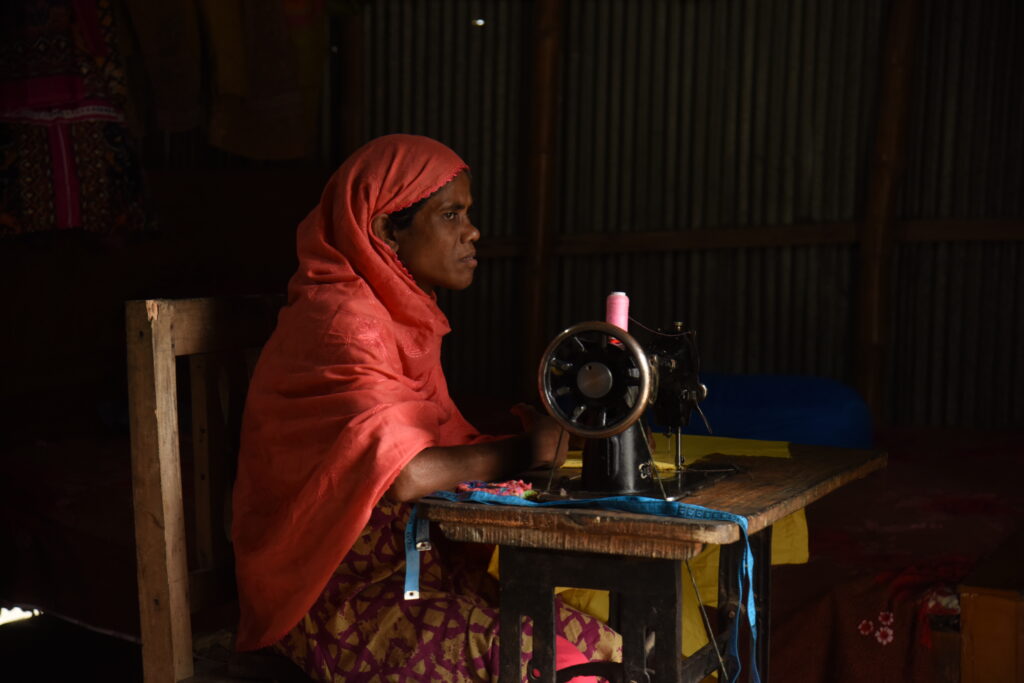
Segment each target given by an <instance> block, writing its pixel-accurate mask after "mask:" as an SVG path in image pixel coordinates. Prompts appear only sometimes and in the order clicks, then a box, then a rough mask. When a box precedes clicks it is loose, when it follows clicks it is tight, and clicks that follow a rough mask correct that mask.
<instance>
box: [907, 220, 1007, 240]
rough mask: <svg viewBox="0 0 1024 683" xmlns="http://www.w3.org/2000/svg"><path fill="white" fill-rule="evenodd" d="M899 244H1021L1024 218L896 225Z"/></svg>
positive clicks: (909, 222) (917, 222) (911, 222)
mask: <svg viewBox="0 0 1024 683" xmlns="http://www.w3.org/2000/svg"><path fill="white" fill-rule="evenodd" d="M896 238H897V239H898V240H899V241H900V242H1020V241H1024V219H1018V220H1005V221H1000V220H941V221H906V222H904V223H900V224H899V225H898V228H897V231H896Z"/></svg>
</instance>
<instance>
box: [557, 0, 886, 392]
mask: <svg viewBox="0 0 1024 683" xmlns="http://www.w3.org/2000/svg"><path fill="white" fill-rule="evenodd" d="M566 10H567V11H566V17H565V25H566V41H565V45H564V62H563V63H564V70H563V74H562V83H563V90H564V103H565V107H564V112H563V114H564V118H563V121H562V130H563V137H562V167H561V169H562V178H561V183H562V187H563V188H564V192H563V195H562V197H563V202H562V205H561V209H562V210H561V213H560V215H561V222H562V226H561V227H562V229H563V230H564V231H565V232H568V233H576V232H579V233H586V232H593V231H598V232H614V233H619V234H621V236H622V240H624V241H625V240H628V239H629V233H630V232H634V231H643V230H690V229H694V228H713V229H723V230H727V229H729V228H732V227H745V226H771V225H788V224H795V223H807V222H831V221H849V220H853V219H854V218H855V217H856V214H857V210H858V207H859V205H860V203H861V201H862V197H863V193H864V190H863V185H864V181H865V178H866V175H867V173H866V165H867V160H868V157H869V154H868V150H869V149H870V144H869V143H870V136H871V126H872V123H873V121H874V117H875V112H876V109H877V103H876V99H877V98H876V90H877V85H876V83H877V72H878V60H879V51H880V45H881V42H882V41H881V36H882V31H883V27H884V6H883V3H882V2H881V0H872V1H869V2H834V1H833V0H810V1H808V0H778V1H770V2H764V1H761V0H706V1H700V2H673V1H671V0H655V1H649V2H629V1H627V0H602V1H599V2H595V1H593V0H570V1H569V2H567V3H566ZM853 259H854V250H853V247H852V246H845V247H844V246H839V247H837V246H831V245H830V246H821V247H781V248H762V249H742V250H729V251H718V250H708V251H703V252H692V253H680V254H667V255H657V256H654V255H652V256H646V255H644V256H629V257H623V256H615V255H611V256H594V257H575V256H574V257H571V258H569V257H566V258H563V259H561V260H560V261H559V262H558V263H557V264H556V268H557V269H558V270H559V271H561V277H560V278H559V280H558V282H559V288H558V305H557V306H555V307H554V308H553V310H552V311H551V318H550V320H549V321H548V322H549V327H550V328H552V329H553V328H557V327H558V326H559V325H564V324H566V323H568V322H572V321H576V320H581V319H589V318H593V317H598V316H600V311H601V305H602V300H603V294H606V293H607V291H609V290H611V289H623V290H624V291H627V292H628V293H629V294H630V295H631V299H632V302H633V310H634V314H635V317H637V318H638V319H640V320H643V321H645V322H646V323H647V324H649V325H652V326H655V325H661V324H664V323H667V322H670V321H671V320H675V319H682V320H684V321H685V322H686V323H687V324H690V325H692V326H693V327H694V328H696V329H697V330H698V332H699V334H700V338H701V340H702V342H703V343H702V354H703V360H704V367H706V368H709V369H714V370H721V371H727V372H796V373H809V374H815V375H825V376H830V377H837V378H842V379H847V378H848V377H849V373H850V362H851V360H850V359H851V352H852V350H853V349H852V347H851V346H850V343H849V339H850V334H849V330H850V326H851V324H852V314H853V308H852V306H853V301H852V299H851V294H852V292H851V284H850V283H851V274H852V268H853V265H854V264H853Z"/></svg>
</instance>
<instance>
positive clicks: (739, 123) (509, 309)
mask: <svg viewBox="0 0 1024 683" xmlns="http://www.w3.org/2000/svg"><path fill="white" fill-rule="evenodd" d="M921 5H922V6H923V9H922V13H921V25H920V35H919V40H918V53H919V57H918V60H917V67H916V69H915V72H914V76H913V77H912V79H911V80H912V82H913V83H915V84H916V85H915V87H916V88H919V90H915V96H914V97H913V99H912V102H913V104H912V105H911V107H912V111H911V124H910V125H909V126H908V130H909V131H910V139H909V143H910V149H909V157H908V173H909V178H908V184H907V186H906V191H905V192H904V193H903V194H902V195H901V199H900V215H901V216H902V217H905V218H920V217H928V218H933V217H946V216H949V217H954V216H955V217H961V218H969V217H988V216H1016V217H1019V216H1021V215H1022V213H1024V211H1022V207H1024V205H1022V199H1021V193H1020V191H1019V190H1020V188H1021V183H1022V174H1021V161H1020V160H1021V159H1022V158H1024V153H1022V151H1021V143H1020V140H1021V136H1022V134H1024V126H1022V125H1021V123H1022V122H1021V107H1020V103H1021V99H1020V97H1021V96H1020V89H1019V88H1017V87H1016V85H1015V83H1016V82H1019V78H1020V73H1021V69H1020V50H1021V48H1020V46H1019V45H1014V44H1013V41H1012V36H1014V35H1016V34H1019V31H1020V19H1019V15H1020V10H1019V9H1018V8H1017V6H1016V4H1015V3H1014V2H1013V0H993V2H986V3H978V4H977V5H975V4H973V3H970V2H969V1H968V0H955V1H954V2H947V3H929V2H922V3H921ZM531 11H532V3H527V2H515V1H506V2H468V1H466V0H435V1H432V2H413V1H412V0H378V1H377V2H374V3H371V4H370V5H369V11H368V12H367V26H368V35H369V36H370V39H371V41H370V45H371V48H370V55H369V57H370V64H369V72H368V73H369V83H370V92H369V98H368V101H369V111H368V121H370V122H371V123H370V130H369V131H367V132H368V134H370V135H376V134H381V133H385V132H393V131H397V130H403V131H410V132H421V133H424V134H428V135H433V136H435V137H438V138H439V139H442V140H444V141H445V142H448V143H449V144H450V145H452V146H453V147H454V148H455V149H456V150H458V151H460V152H461V153H463V154H464V155H465V156H466V157H467V160H468V161H470V163H471V164H473V165H474V167H475V168H476V169H477V171H476V174H475V176H474V194H475V196H476V199H477V203H478V205H479V206H480V210H478V211H477V212H476V214H477V216H478V218H479V223H480V224H481V227H482V228H483V229H484V231H485V232H486V233H489V234H491V235H498V236H511V237H516V236H519V237H522V236H524V235H525V233H526V231H525V230H524V229H523V226H522V225H521V224H520V221H521V220H522V216H523V215H524V214H523V208H524V206H525V201H526V194H525V192H524V190H525V187H526V184H525V182H524V176H523V169H525V168H526V163H525V162H526V156H525V152H526V150H527V149H528V146H529V135H528V131H527V130H526V129H525V125H524V123H525V122H526V121H528V119H529V116H528V108H527V107H528V106H529V97H528V94H529V90H528V88H529V85H530V84H529V82H528V77H529V74H530V63H531V61H530V60H531V57H532V54H531V51H530V48H529V40H530V30H531V15H530V13H531ZM888 11H889V0H686V1H676V0H566V1H565V2H564V4H563V10H562V23H563V29H564V30H563V34H562V45H561V50H562V71H561V73H560V85H561V98H560V102H561V109H560V117H561V118H560V121H559V122H558V125H559V131H560V133H559V159H558V164H559V165H558V167H557V173H558V183H559V189H560V192H559V193H558V196H557V197H558V201H557V206H556V209H557V211H556V215H557V217H558V219H557V221H556V230H557V231H558V232H559V233H563V234H583V233H590V232H604V233H615V234H621V236H622V237H621V238H622V239H623V240H628V239H629V235H630V233H632V232H637V231H650V230H679V231H682V230H690V229H705V228H706V229H721V230H728V229H729V228H731V227H760V226H766V227H767V226H774V225H790V224H808V223H814V224H819V223H823V224H827V223H830V222H842V221H856V220H860V219H861V218H862V217H863V207H864V204H865V199H866V192H867V183H868V180H869V171H870V169H869V164H870V160H871V151H872V144H873V134H874V127H875V124H876V118H877V115H878V108H879V103H878V96H879V95H878V90H879V82H880V79H879V75H880V69H881V51H882V49H883V46H884V44H885V40H884V38H885V30H886V19H887V14H888ZM478 18H479V19H483V20H484V25H483V26H478V25H476V24H475V23H474V20H475V19H478ZM1015 32H1016V34H1015ZM1008 90H1009V91H1014V90H1015V91H1016V92H1015V93H1013V92H1008ZM1015 154H1016V156H1014V155H1015ZM996 176H998V177H996ZM822 229H823V230H827V229H828V228H827V226H824V227H823V228H822ZM1020 249H1021V246H1020V244H1019V243H1015V244H1013V245H1002V246H999V245H995V246H992V245H988V246H986V245H971V244H959V245H905V246H903V247H901V248H900V250H899V254H898V258H897V262H896V263H895V264H894V276H893V277H894V279H893V283H894V284H893V291H894V298H893V307H894V310H893V323H894V324H893V333H892V339H893V359H894V361H895V362H894V365H893V367H892V372H891V379H892V380H893V381H892V384H891V387H892V388H891V398H892V401H891V417H893V418H895V419H897V420H898V421H900V422H926V423H947V424H977V423H985V424H1009V423H1012V422H1013V421H1014V420H1015V419H1017V418H1018V417H1021V410H1022V408H1021V403H1020V402H1019V401H1018V402H1017V403H1013V399H1012V398H1007V394H1008V393H1009V392H1008V387H1009V382H1010V381H1011V380H1010V379H1005V378H1004V377H1002V376H999V377H997V375H1000V371H1001V370H1002V369H1005V368H999V369H997V368H995V367H993V363H992V362H989V361H986V360H985V359H984V358H981V357H980V356H981V355H982V354H984V355H985V356H986V358H988V357H990V356H991V355H992V354H1001V355H999V356H995V357H1003V356H1006V357H1009V358H1015V359H1016V360H1014V361H1012V362H1011V365H1013V363H1016V364H1015V365H1013V367H1014V368H1015V369H1014V370H1013V372H1012V373H1010V374H1011V376H1012V377H1015V378H1016V379H1017V380H1018V381H1019V380H1020V379H1021V377H1020V372H1021V367H1022V366H1024V363H1021V362H1020V351H1019V350H1018V349H1016V345H1015V344H1016V340H1019V339H1021V336H1020V332H1021V330H1020V323H1019V320H1020V319H1021V317H1022V316H1021V315H1020V314H1021V312H1022V311H1021V299H1022V296H1021V291H1022V282H1021V279H1020V276H1019V275H1018V274H1017V269H1016V265H1017V264H1019V262H1020V256H1021V254H1020V253H1019V252H1020ZM856 259H857V253H856V247H855V246H854V245H838V246H837V245H827V246H824V245H823V246H801V247H796V246H791V247H774V248H746V249H729V250H725V249H722V250H703V251H690V252H679V253H660V254H611V255H593V256H586V255H572V256H569V255H562V256H559V257H556V258H554V259H553V262H552V272H551V275H550V280H549V282H550V283H551V287H550V297H551V298H550V300H549V313H548V318H547V320H545V326H546V329H547V330H548V331H549V332H550V333H551V334H554V333H555V332H556V331H557V330H558V329H560V328H562V327H564V326H566V325H568V324H571V323H574V322H578V321H581V320H588V319H593V318H597V317H600V316H601V315H602V310H603V309H602V307H603V299H604V296H605V295H606V294H607V292H608V291H610V290H612V289H623V290H625V291H627V292H629V294H630V296H631V298H632V301H633V313H634V316H635V317H636V318H638V319H640V320H642V321H643V322H645V323H648V324H650V325H658V324H662V323H665V322H669V321H671V320H676V319H681V320H683V321H685V322H687V323H688V324H691V325H692V326H693V327H695V328H696V329H697V330H698V331H699V334H700V339H701V346H702V354H703V358H704V361H705V367H706V368H709V369H715V370H720V371H728V372H791V373H806V374H815V375H823V376H828V377H835V378H839V379H843V380H846V381H851V382H852V380H853V378H852V375H851V373H852V363H853V355H854V351H855V349H854V347H853V340H855V339H856V333H855V332H856V331H855V329H854V312H855V306H856V301H855V297H856V268H857V261H856ZM946 268H958V269H960V270H959V274H958V277H961V278H962V279H963V283H965V286H967V290H966V291H969V292H974V293H975V295H976V296H984V297H988V300H989V301H992V302H994V301H998V302H1000V303H999V304H998V306H1000V308H993V310H998V311H1006V312H1007V313H1006V314H1007V315H1014V316H1015V317H1013V318H1010V319H1009V320H1013V321H1018V322H1014V323H1013V324H1001V325H996V326H992V325H989V324H988V320H987V318H986V317H984V316H980V317H979V316H978V315H975V317H973V318H972V317H971V315H974V314H973V313H970V312H968V311H967V310H966V307H968V306H969V305H970V298H969V297H968V296H966V295H965V296H963V297H960V300H962V301H963V303H962V306H963V307H964V308H963V310H961V311H959V314H960V316H959V317H960V319H962V320H967V321H969V322H967V323H965V324H963V325H961V326H960V327H959V328H958V332H957V333H956V335H951V334H947V335H946V336H945V337H944V339H945V340H946V341H944V342H942V343H939V342H938V341H936V340H937V335H936V330H937V329H938V328H939V327H940V326H943V325H945V324H946V320H947V319H945V318H943V317H942V313H943V311H946V312H949V308H948V306H949V305H950V304H949V302H948V301H946V302H940V300H939V299H938V298H937V297H936V294H935V291H936V290H935V288H934V287H930V286H929V284H928V283H929V275H928V274H929V272H931V273H932V274H933V276H934V277H939V276H940V275H939V274H940V273H941V272H943V270H942V269H946ZM520 273H521V270H520V260H519V259H517V258H501V259H488V260H487V261H485V262H484V263H482V264H481V268H480V269H479V271H478V278H477V282H476V284H474V286H473V288H471V289H470V290H468V291H467V292H464V293H458V294H454V295H451V296H446V297H444V299H443V302H442V303H443V305H444V306H445V308H446V310H447V311H449V313H450V317H451V318H452V323H453V327H454V328H455V329H456V332H455V333H454V334H453V336H452V338H451V339H450V340H449V343H448V344H447V350H446V359H447V360H448V361H451V360H452V359H454V358H458V363H452V362H448V363H447V367H448V372H449V379H450V382H451V384H452V386H453V389H454V390H455V392H456V393H463V394H474V393H492V394H493V393H512V392H514V391H515V388H516V386H517V384H518V381H517V380H519V379H521V378H518V377H517V373H518V372H519V363H518V349H519V347H520V345H519V344H518V341H517V335H516V330H517V327H516V324H517V323H518V316H519V311H520V300H519V296H518V294H517V292H518V290H519V288H520V287H521V285H522V283H521V280H520V277H521V274H520ZM986 278H987V279H986ZM986 305H990V306H996V305H997V304H995V303H990V304H986ZM941 306H946V307H947V308H946V309H942V308H941ZM976 310H983V309H976ZM943 329H945V328H943ZM1000 335H1002V336H1000ZM997 338H998V339H1000V340H1002V341H1001V342H999V343H1001V344H1002V346H999V344H997V343H996V342H997ZM986 340H987V341H986ZM921 350H926V351H927V353H926V358H924V359H923V358H922V356H923V355H925V354H922V353H921ZM965 350H971V351H970V352H971V353H973V354H974V356H976V357H977V358H967V357H966V356H965V355H964V353H963V352H964V351H965ZM975 360H977V361H978V363H977V364H975ZM961 361H962V362H961ZM943 368H945V371H944V372H941V373H940V369H943ZM1013 373H1016V374H1015V375H1014V374H1013ZM938 374H943V375H944V376H945V379H944V380H943V381H944V382H945V384H946V385H949V384H950V383H951V384H952V386H955V387H957V388H958V390H959V391H960V393H962V394H965V395H969V396H971V400H972V401H973V402H974V403H973V404H972V409H971V410H968V411H965V410H963V409H962V407H957V406H955V405H953V404H951V403H950V401H949V400H948V399H943V401H939V400H938V399H936V398H935V397H934V388H935V386H936V385H937V384H938V382H939V380H938V379H937V375H938ZM1004 385H1005V386H1004ZM986 386H998V387H1002V388H1000V389H998V391H996V392H995V393H991V392H988V393H986V391H985V389H984V387H986ZM1000 401H1002V403H999V402H1000ZM1007 401H1009V403H1007ZM997 404H999V405H1001V406H1002V407H997Z"/></svg>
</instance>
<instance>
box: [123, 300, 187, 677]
mask: <svg viewBox="0 0 1024 683" xmlns="http://www.w3.org/2000/svg"><path fill="white" fill-rule="evenodd" d="M161 313H163V315H161ZM171 313H172V312H171V311H169V310H163V311H161V306H160V303H159V302H157V301H130V302H128V304H127V306H126V307H125V316H126V327H127V342H128V378H129V382H128V398H129V419H130V423H131V450H132V489H133V491H134V497H133V504H134V508H135V554H136V562H137V564H138V566H137V573H138V581H139V586H138V588H139V615H140V622H141V623H140V629H141V635H142V661H143V676H144V678H145V681H146V683H154V682H157V681H174V682H176V681H181V680H184V679H186V678H189V677H191V676H192V673H193V668H192V630H191V623H190V614H189V603H188V568H187V563H186V558H185V514H184V509H183V506H182V499H181V463H180V455H179V450H178V408H177V405H176V398H177V395H178V392H177V388H176V375H175V362H174V349H173V346H172V339H173V337H172V334H171V331H170V328H171V325H172V322H173V320H172V315H171Z"/></svg>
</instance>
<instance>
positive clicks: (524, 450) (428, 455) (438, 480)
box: [386, 415, 569, 502]
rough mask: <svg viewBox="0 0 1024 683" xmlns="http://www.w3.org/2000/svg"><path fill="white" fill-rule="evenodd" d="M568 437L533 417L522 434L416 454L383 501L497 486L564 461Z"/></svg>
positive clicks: (547, 419) (550, 422) (553, 425)
mask: <svg viewBox="0 0 1024 683" xmlns="http://www.w3.org/2000/svg"><path fill="white" fill-rule="evenodd" d="M568 442H569V439H568V435H567V434H562V428H561V427H560V426H559V425H558V424H557V423H556V422H555V421H554V420H552V419H551V418H550V417H548V416H546V415H544V416H540V415H537V416H536V417H535V418H534V422H533V424H531V425H529V426H528V431H527V433H526V434H523V435H521V436H514V437H512V438H509V439H502V440H500V441H488V442H486V443H480V444H471V445H466V446H446V447H442V446H435V447H433V448H426V449H424V450H422V451H420V452H419V454H417V455H416V457H415V458H413V459H412V460H411V461H410V462H409V464H408V465H406V466H405V467H404V468H403V469H402V471H401V472H400V473H399V474H398V478H396V479H395V481H394V483H393V484H392V485H391V488H390V489H388V492H387V494H386V495H387V497H388V498H390V499H391V500H396V501H401V502H410V501H413V500H417V499H419V498H422V497H423V496H426V495H428V494H430V493H433V492H434V491H438V490H441V489H450V488H452V487H453V486H455V485H456V484H458V483H459V482H462V481H497V480H501V479H508V478H509V477H511V476H513V475H516V474H519V473H520V472H525V471H527V470H532V469H539V468H543V467H558V466H559V465H561V464H562V463H563V462H564V461H565V454H566V451H567V450H568Z"/></svg>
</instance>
